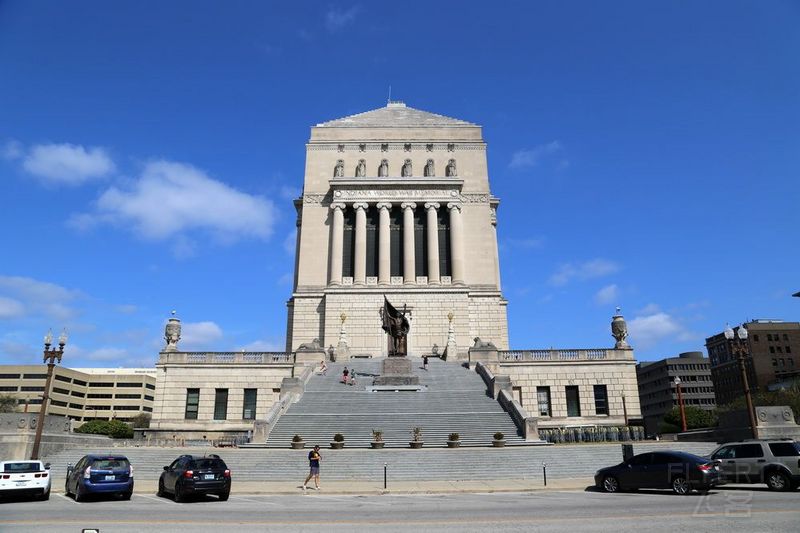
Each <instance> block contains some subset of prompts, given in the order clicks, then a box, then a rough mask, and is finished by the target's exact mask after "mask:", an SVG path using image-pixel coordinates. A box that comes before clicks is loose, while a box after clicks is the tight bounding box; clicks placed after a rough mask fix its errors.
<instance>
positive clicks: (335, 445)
mask: <svg viewBox="0 0 800 533" xmlns="http://www.w3.org/2000/svg"><path fill="white" fill-rule="evenodd" d="M331 448H332V449H334V450H341V449H342V448H344V442H331Z"/></svg>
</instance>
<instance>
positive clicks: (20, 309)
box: [0, 296, 25, 319]
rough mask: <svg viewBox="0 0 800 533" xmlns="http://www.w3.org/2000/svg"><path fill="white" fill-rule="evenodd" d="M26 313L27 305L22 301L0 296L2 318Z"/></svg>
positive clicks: (0, 317)
mask: <svg viewBox="0 0 800 533" xmlns="http://www.w3.org/2000/svg"><path fill="white" fill-rule="evenodd" d="M24 314H25V306H24V305H22V302H20V301H17V300H14V299H13V298H6V297H4V296H0V319H4V318H19V317H21V316H22V315H24Z"/></svg>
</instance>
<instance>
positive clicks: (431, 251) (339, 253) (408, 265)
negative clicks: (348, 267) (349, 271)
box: [330, 202, 464, 285]
mask: <svg viewBox="0 0 800 533" xmlns="http://www.w3.org/2000/svg"><path fill="white" fill-rule="evenodd" d="M352 206H353V209H355V210H356V227H355V230H356V232H355V265H354V268H353V284H355V285H364V284H365V283H366V279H367V278H366V272H367V207H368V204H367V203H365V202H356V203H353V204H352ZM376 207H377V208H378V215H379V218H378V283H379V284H381V285H388V284H389V282H390V278H391V263H390V253H391V248H390V246H389V239H390V236H389V211H390V210H391V209H392V204H391V203H389V202H379V203H378V204H376ZM400 207H401V208H402V209H403V283H404V284H414V283H416V282H417V276H416V272H415V268H416V267H415V259H416V258H415V257H414V210H415V209H416V208H417V204H415V203H414V202H403V203H402V204H400ZM439 207H440V205H439V204H438V203H436V202H428V203H425V210H426V212H427V231H428V284H430V285H439V284H440V283H441V276H440V275H439V220H438V217H437V210H438V209H439ZM345 208H346V204H344V203H341V202H335V203H332V204H331V209H332V210H333V232H332V235H331V262H330V264H331V279H330V283H331V285H341V283H342V257H343V255H344V248H343V246H344V210H345ZM447 209H448V210H449V212H450V256H451V260H452V271H453V272H452V274H453V275H452V282H453V284H463V283H464V256H463V253H464V245H463V241H462V239H463V238H464V236H463V229H462V228H463V226H462V223H461V204H460V203H457V202H451V203H448V204H447Z"/></svg>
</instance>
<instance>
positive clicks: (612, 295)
mask: <svg viewBox="0 0 800 533" xmlns="http://www.w3.org/2000/svg"><path fill="white" fill-rule="evenodd" d="M618 298H619V287H617V286H616V284H611V285H606V286H605V287H603V288H602V289H600V290H599V291H597V293H596V294H595V295H594V301H595V303H596V304H598V305H608V304H613V303H616V302H617V299H618Z"/></svg>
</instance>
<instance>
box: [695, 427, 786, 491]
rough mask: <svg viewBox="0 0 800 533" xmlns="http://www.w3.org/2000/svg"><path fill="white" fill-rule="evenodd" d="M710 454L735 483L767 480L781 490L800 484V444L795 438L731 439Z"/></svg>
mask: <svg viewBox="0 0 800 533" xmlns="http://www.w3.org/2000/svg"><path fill="white" fill-rule="evenodd" d="M710 457H711V459H714V460H716V461H718V462H719V463H720V472H721V473H722V477H723V479H725V480H726V481H730V482H732V483H766V484H767V486H768V487H769V488H770V489H771V490H778V491H783V490H794V489H796V488H797V487H798V486H800V443H798V442H795V441H793V440H792V439H769V440H745V441H739V442H728V443H725V444H723V445H722V446H720V447H719V448H717V449H716V450H714V451H713V452H711V456H710Z"/></svg>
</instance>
